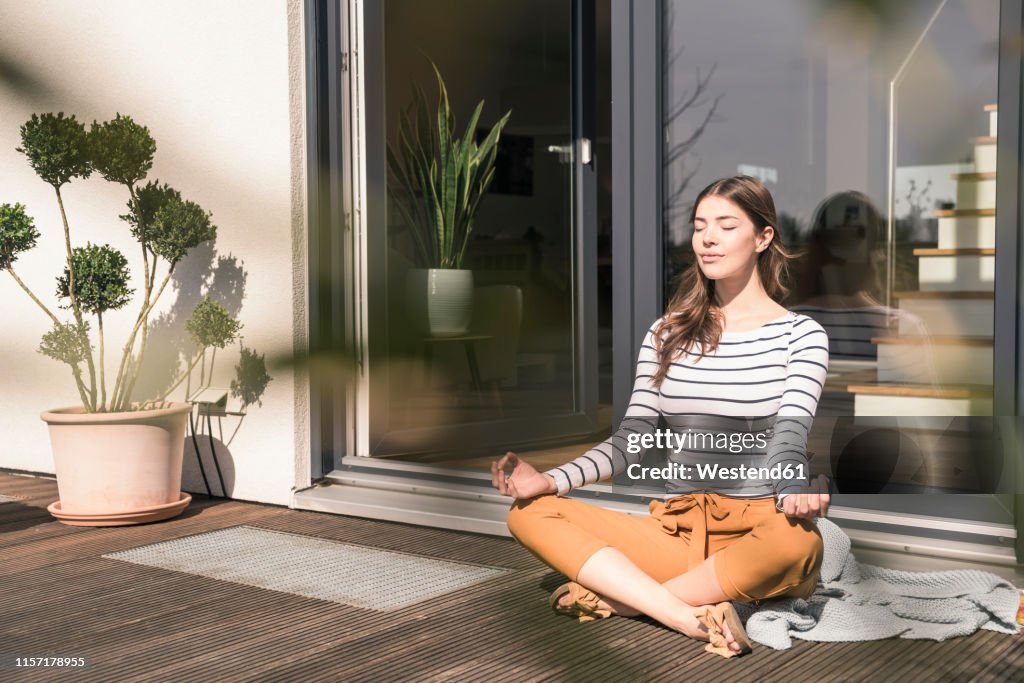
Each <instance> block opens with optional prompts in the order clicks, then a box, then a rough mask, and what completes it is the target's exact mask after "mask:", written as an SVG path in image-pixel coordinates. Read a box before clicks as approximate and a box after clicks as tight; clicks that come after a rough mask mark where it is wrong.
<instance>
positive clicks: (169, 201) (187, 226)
mask: <svg viewBox="0 0 1024 683" xmlns="http://www.w3.org/2000/svg"><path fill="white" fill-rule="evenodd" d="M171 192H174V191H173V190H171ZM210 215H211V214H209V213H208V212H206V211H203V208H202V207H201V206H199V205H198V204H196V203H195V202H189V201H183V200H182V199H181V198H180V196H179V197H170V195H165V201H164V203H163V205H162V206H160V208H159V209H157V210H156V212H155V213H154V215H153V221H152V223H147V224H146V238H147V243H148V244H149V248H150V249H152V250H153V253H155V254H156V255H158V256H162V257H163V258H165V259H167V260H168V261H170V262H171V263H172V264H174V263H177V262H178V261H179V260H180V259H181V258H182V257H183V256H184V255H185V254H186V253H187V252H188V250H189V249H191V248H193V247H195V246H198V245H199V244H202V243H203V242H205V241H207V240H212V239H216V238H217V227H216V226H215V225H213V224H212V223H211V222H210Z"/></svg>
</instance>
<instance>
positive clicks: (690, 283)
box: [654, 175, 793, 385]
mask: <svg viewBox="0 0 1024 683" xmlns="http://www.w3.org/2000/svg"><path fill="white" fill-rule="evenodd" d="M711 196H714V197H722V198H723V199H728V200H729V201H731V202H732V203H733V204H736V205H737V206H738V207H740V208H741V209H742V210H743V212H744V213H745V214H746V215H747V217H748V218H749V219H750V220H751V222H752V223H753V224H754V230H755V233H756V234H757V235H760V234H761V233H762V232H764V229H765V228H766V227H767V226H769V225H770V226H772V227H773V228H774V229H775V235H774V237H773V238H772V242H771V245H769V247H768V248H767V249H765V250H764V251H762V252H760V253H759V254H758V255H757V272H758V275H760V277H761V285H762V286H763V287H764V289H765V291H766V292H767V293H768V296H770V297H772V298H773V299H776V300H778V299H781V298H782V297H784V296H785V295H786V293H787V292H788V289H787V288H786V286H785V285H784V284H783V281H784V280H785V277H786V264H787V261H789V259H791V258H793V257H792V256H791V255H790V254H789V252H787V251H786V247H785V245H784V244H783V243H782V234H781V232H780V231H779V226H778V217H777V216H776V214H775V201H774V200H773V199H772V195H771V193H770V192H768V188H766V187H765V186H764V184H763V183H762V182H761V181H760V180H758V179H756V178H752V177H750V176H747V175H738V176H733V177H731V178H720V179H718V180H716V181H715V182H713V183H711V184H710V185H708V186H707V187H705V188H704V189H703V190H701V192H700V194H699V195H697V199H696V200H695V201H694V202H693V210H692V211H691V212H690V222H691V223H693V221H694V219H695V218H696V217H697V207H698V206H700V203H701V201H702V200H703V199H704V198H705V197H711ZM678 282H679V284H678V285H677V286H676V291H675V294H673V295H672V299H671V300H670V301H669V302H668V307H667V308H666V310H665V317H664V318H662V321H661V324H659V325H658V329H656V330H655V348H656V349H657V352H658V362H659V367H658V371H657V373H655V375H654V384H655V385H658V384H661V382H662V380H664V379H665V376H666V375H667V374H668V369H669V367H670V366H671V365H672V361H673V360H674V359H675V358H676V357H678V356H679V355H680V354H681V353H685V352H688V351H689V350H690V349H692V348H694V347H695V346H697V345H699V347H700V351H699V356H698V357H703V356H704V354H705V353H710V352H712V351H714V350H715V349H716V348H718V342H719V340H720V338H721V336H722V311H721V309H720V308H719V306H718V304H716V303H715V281H714V280H711V279H709V278H708V277H707V276H705V275H704V273H703V272H701V269H700V265H699V264H698V263H697V261H696V259H694V261H693V263H691V264H690V266H689V267H688V268H687V269H686V270H684V271H683V272H682V273H681V274H680V275H679V278H678Z"/></svg>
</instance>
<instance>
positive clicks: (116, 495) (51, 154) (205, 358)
mask: <svg viewBox="0 0 1024 683" xmlns="http://www.w3.org/2000/svg"><path fill="white" fill-rule="evenodd" d="M20 132H21V143H22V144H21V146H20V147H18V149H17V151H19V152H21V153H22V154H24V155H25V156H26V157H27V159H28V162H29V165H30V166H31V167H32V169H33V170H34V171H35V172H36V175H37V176H38V177H39V178H40V179H41V180H42V181H43V182H45V183H46V184H48V185H50V186H51V187H52V188H53V190H54V194H55V199H56V202H57V206H58V209H59V211H60V217H61V223H62V227H63V231H62V232H63V235H62V236H63V243H64V247H65V249H64V252H65V258H64V262H63V264H60V266H62V267H63V272H62V273H59V274H58V276H57V292H56V296H57V306H47V305H46V304H45V303H43V301H42V300H41V299H40V298H39V297H38V296H37V295H36V294H35V292H34V291H33V290H32V289H31V288H30V287H29V285H28V284H27V283H26V282H25V281H24V280H22V278H21V277H20V276H19V275H18V273H17V272H16V270H15V263H16V261H17V260H18V257H19V255H20V254H22V253H23V252H25V251H28V250H29V249H32V248H33V247H34V246H35V245H36V242H37V240H38V239H39V237H40V232H39V230H38V229H37V228H36V226H35V221H34V219H33V218H32V217H31V216H30V215H29V213H28V211H27V210H26V207H25V206H24V205H22V204H20V203H15V204H6V203H5V204H2V205H0V270H5V271H7V272H8V274H9V275H10V276H11V278H12V279H13V281H14V282H15V283H16V284H17V285H18V286H19V287H20V288H21V289H22V290H24V292H25V293H26V294H27V295H28V296H29V297H30V298H31V300H32V301H33V302H34V303H35V304H36V305H37V306H38V307H39V308H40V309H41V310H42V312H43V313H44V314H45V316H46V317H48V318H49V320H50V322H51V323H52V327H51V329H50V331H49V332H47V333H46V334H44V335H43V339H42V342H41V343H40V346H39V351H40V352H41V353H43V354H44V355H46V356H48V357H50V358H53V359H54V360H57V361H60V362H62V363H64V364H66V365H67V366H68V368H69V369H70V372H71V376H72V378H73V380H74V385H75V387H76V389H77V392H78V395H79V397H80V399H81V405H80V406H74V407H67V408H57V409H54V410H51V411H46V412H44V413H43V415H42V417H43V419H44V420H45V421H46V422H47V424H48V425H49V431H50V439H51V444H52V446H53V456H54V467H55V469H56V473H57V484H58V489H59V491H60V500H59V501H57V502H55V503H54V504H53V505H51V506H50V511H51V512H52V513H53V514H54V515H55V516H57V517H58V518H59V519H61V521H63V522H65V523H69V524H79V525H89V526H113V525H118V524H130V523H139V522H145V521H157V520H159V519H166V518H168V517H172V516H174V515H177V514H179V513H180V512H181V511H182V510H183V509H184V507H185V506H187V505H188V502H189V500H190V497H189V496H188V495H187V494H185V493H184V492H182V491H180V487H181V470H182V455H183V451H184V438H185V419H186V415H187V416H188V417H189V418H191V417H192V416H193V412H194V411H195V410H196V409H197V407H198V409H199V410H203V409H204V405H203V403H201V402H199V401H197V400H196V391H194V390H193V382H195V383H196V384H195V389H196V390H200V389H205V388H207V387H209V383H210V381H211V379H212V377H213V364H214V361H215V359H216V353H217V350H218V349H224V348H225V347H227V346H228V344H232V343H235V342H238V343H239V344H240V343H241V342H240V336H239V332H240V329H241V324H240V323H239V322H238V320H237V318H236V316H237V314H238V311H239V310H240V309H241V301H242V290H243V289H244V282H245V276H244V272H243V271H242V269H241V267H240V266H239V265H238V264H237V262H236V260H235V259H234V258H233V257H226V258H221V259H219V260H218V262H217V267H216V268H213V267H212V265H211V264H212V262H213V258H214V253H215V252H214V250H213V241H214V240H215V239H216V236H217V228H216V226H215V225H214V224H213V223H212V221H211V214H210V213H209V212H207V211H205V210H204V209H203V208H202V207H200V206H199V205H198V204H196V203H195V202H192V201H188V200H187V199H185V198H183V197H182V196H181V193H180V192H178V191H177V190H175V189H174V188H172V187H170V186H169V185H167V184H161V183H160V182H159V181H158V180H153V181H149V182H145V183H144V181H145V179H146V176H147V174H148V173H149V170H150V169H151V168H152V165H153V157H154V154H155V152H156V141H155V140H154V139H153V137H152V136H151V135H150V132H149V130H148V129H147V128H146V127H145V126H141V125H139V124H137V123H135V122H134V121H133V120H132V119H131V117H128V116H122V115H121V114H118V115H117V116H116V117H115V118H114V119H112V120H111V121H107V122H105V123H96V122H94V123H93V124H92V126H91V127H90V128H89V129H88V130H87V129H86V126H85V125H84V124H82V123H80V122H79V121H77V120H76V119H75V117H74V116H69V117H65V116H64V114H63V112H61V113H58V114H51V113H48V114H43V115H36V114H33V115H32V117H31V118H30V119H29V120H28V121H27V122H25V124H24V125H22V126H21V129H20ZM94 172H95V173H96V174H98V175H100V176H102V177H103V178H104V179H106V180H107V181H109V182H112V183H115V184H117V185H120V186H123V187H124V188H125V190H126V194H127V199H128V201H127V213H125V214H123V215H121V216H120V218H121V220H122V221H123V222H124V224H125V226H126V228H125V229H127V230H129V231H130V233H131V235H132V237H133V238H134V239H135V240H136V241H137V242H138V244H139V246H140V252H139V253H140V255H141V261H142V263H141V266H142V267H141V269H140V270H139V271H136V273H137V277H136V280H135V282H134V284H136V285H137V287H136V288H132V287H129V283H130V278H131V274H130V272H129V269H128V259H127V258H126V257H125V255H124V254H122V253H121V252H120V251H119V250H117V249H115V248H114V247H111V246H110V245H109V244H104V245H94V244H91V243H87V244H86V245H85V246H84V247H82V246H73V242H72V236H71V222H70V221H69V219H68V214H67V212H66V210H65V209H66V207H65V203H64V196H63V192H62V191H63V188H64V187H65V186H66V185H67V184H68V183H69V182H71V181H72V180H73V179H75V178H81V179H85V178H88V177H89V176H91V175H92V174H93V173H94ZM52 232H53V233H54V234H58V235H59V234H60V231H59V229H58V230H53V231H52ZM202 245H205V246H203V250H201V251H198V252H197V251H196V250H197V249H198V248H200V247H201V246H202ZM197 257H198V258H197ZM204 263H205V264H206V265H205V266H204V265H203V264H204ZM172 282H173V283H174V286H173V288H174V289H176V290H177V292H178V296H177V298H176V300H175V302H174V304H173V306H172V308H171V309H170V311H168V312H166V313H164V314H162V315H160V316H159V317H157V318H156V319H155V320H151V317H152V316H153V315H154V309H155V308H156V304H157V302H158V301H159V299H160V297H161V295H162V294H163V293H164V290H165V289H167V285H168V284H170V283H172ZM139 290H141V291H139ZM136 294H138V295H139V296H137V297H135V298H136V300H139V299H141V301H138V304H139V308H138V314H137V315H136V316H135V317H134V318H131V319H130V320H133V321H134V323H133V324H132V326H131V331H130V332H129V334H128V336H127V340H126V341H125V343H124V345H123V347H114V349H113V352H112V353H110V354H109V355H110V356H111V358H110V360H111V361H112V362H111V364H110V365H109V366H108V365H107V361H108V349H107V339H106V335H105V333H104V318H105V316H107V315H108V314H110V313H112V312H114V311H118V310H120V309H123V308H125V307H126V306H128V305H129V304H130V303H131V302H132V300H133V295H136ZM222 298H223V299H225V300H226V302H227V306H228V307H230V309H229V308H228V307H226V306H225V305H224V304H223V303H221V302H220V299H222ZM62 311H67V312H68V313H67V314H61V315H58V313H61V312H62ZM182 328H183V329H184V330H185V332H186V334H187V339H186V335H182V334H181V329H182ZM240 359H241V360H240V361H239V365H238V366H237V368H236V372H237V375H236V378H235V380H233V381H232V382H231V387H230V390H229V391H230V393H231V394H232V395H233V396H234V397H235V398H236V399H237V401H238V410H235V411H233V412H235V413H236V414H237V416H239V417H241V416H242V415H244V413H245V409H246V408H247V407H248V406H249V405H252V404H253V403H258V402H259V399H260V397H261V396H262V393H263V391H264V390H265V388H266V385H267V383H268V382H269V381H270V377H269V376H268V375H267V374H266V368H265V364H264V363H263V357H262V356H260V355H258V354H256V353H255V352H254V351H252V350H251V349H246V348H245V347H244V346H243V347H242V348H241V353H240ZM144 362H145V364H144ZM150 367H156V368H157V369H156V370H155V371H150V372H148V374H147V372H143V369H144V368H150ZM197 368H198V377H194V374H195V373H196V372H197ZM142 378H145V379H143V380H142V381H141V383H140V381H139V380H140V379H142ZM108 380H111V381H108ZM182 383H184V384H185V387H184V390H182V389H181V387H182ZM175 392H178V393H175ZM182 393H184V397H185V402H173V401H169V400H168V399H169V398H170V397H171V395H172V394H174V395H181V394H182ZM225 393H228V392H225ZM211 405H215V406H216V407H217V408H218V409H219V410H221V411H222V412H225V413H227V412H228V411H227V410H226V396H225V399H223V400H221V399H218V401H216V402H212V403H211V404H207V405H206V406H205V410H206V413H207V415H208V416H209V415H210V413H211V411H212V408H211ZM210 423H211V420H210V419H209V418H208V420H207V424H210ZM222 441H223V440H222ZM210 442H211V444H212V443H213V439H212V437H211V439H210ZM158 454H159V456H158ZM156 461H159V462H156ZM218 472H219V468H218Z"/></svg>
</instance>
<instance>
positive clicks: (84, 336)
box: [39, 322, 92, 367]
mask: <svg viewBox="0 0 1024 683" xmlns="http://www.w3.org/2000/svg"><path fill="white" fill-rule="evenodd" d="M91 352H92V344H90V343H89V323H87V322H83V323H82V324H81V325H77V324H75V323H70V324H67V325H65V324H58V323H55V324H54V326H53V329H52V330H50V331H49V332H47V333H46V334H44V335H43V340H42V341H41V342H40V343H39V353H41V354H43V355H44V356H48V357H50V358H52V359H54V360H56V361H60V362H61V363H67V364H68V365H70V366H72V367H75V366H77V365H79V364H80V363H82V362H83V361H84V360H85V358H86V356H87V355H88V354H89V353H91Z"/></svg>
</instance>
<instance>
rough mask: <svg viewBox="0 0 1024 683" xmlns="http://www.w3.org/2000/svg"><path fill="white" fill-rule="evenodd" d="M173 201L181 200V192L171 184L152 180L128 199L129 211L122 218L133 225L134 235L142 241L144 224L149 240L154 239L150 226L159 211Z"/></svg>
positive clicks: (137, 189) (147, 239)
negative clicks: (162, 183)
mask: <svg viewBox="0 0 1024 683" xmlns="http://www.w3.org/2000/svg"><path fill="white" fill-rule="evenodd" d="M171 201H181V193H180V192H178V191H177V190H175V189H174V188H173V187H171V186H170V185H167V184H164V185H161V184H160V182H159V181H157V180H151V181H150V182H148V183H146V184H145V185H143V186H142V187H139V188H136V190H135V199H129V200H128V213H126V214H122V215H121V220H123V221H126V222H127V223H129V224H130V225H131V226H132V228H131V231H132V237H134V238H135V239H137V240H139V241H140V242H141V241H142V240H143V236H142V226H145V229H146V241H147V242H148V241H149V240H150V239H152V233H150V228H151V226H152V225H153V222H154V220H155V219H156V214H157V211H159V210H160V209H162V208H163V207H164V206H165V205H166V204H167V203H169V202H171ZM140 223H141V225H140Z"/></svg>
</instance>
